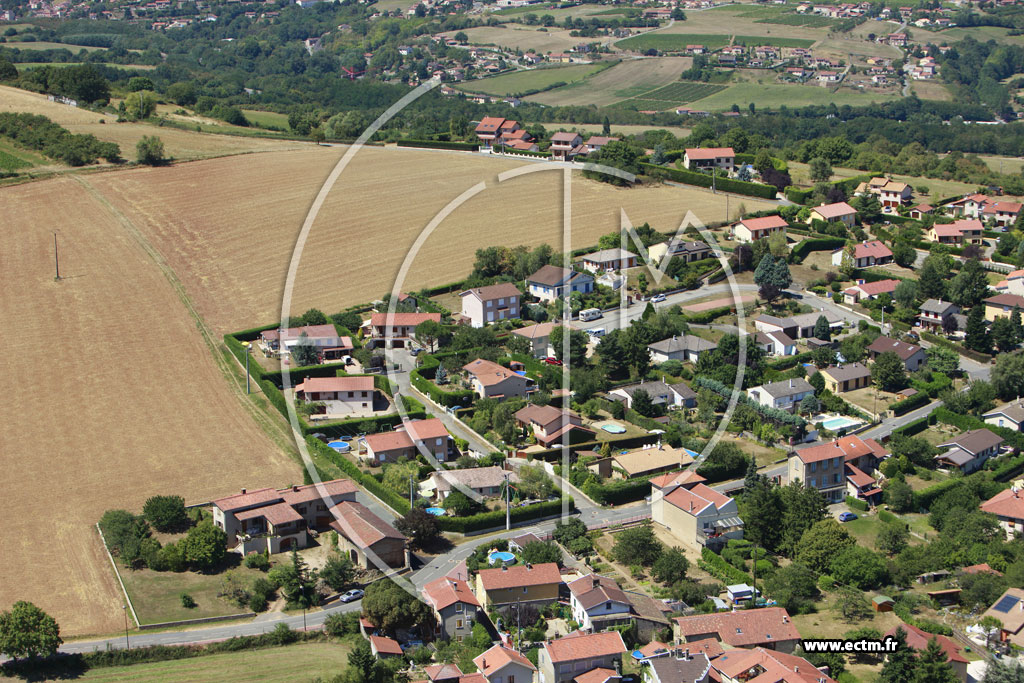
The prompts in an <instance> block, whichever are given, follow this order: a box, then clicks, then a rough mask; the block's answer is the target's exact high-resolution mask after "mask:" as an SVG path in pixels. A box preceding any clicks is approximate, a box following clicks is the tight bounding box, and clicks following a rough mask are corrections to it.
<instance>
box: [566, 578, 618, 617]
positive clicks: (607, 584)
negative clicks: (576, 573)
mask: <svg viewBox="0 0 1024 683" xmlns="http://www.w3.org/2000/svg"><path fill="white" fill-rule="evenodd" d="M569 592H570V593H572V594H573V595H574V596H576V600H577V601H579V603H580V604H581V605H583V609H590V608H592V607H594V606H596V605H600V604H602V603H605V602H608V601H611V602H619V603H622V604H625V605H628V604H630V601H629V598H628V597H627V596H626V594H625V593H623V592H622V589H621V588H619V584H617V583H616V582H615V580H614V579H609V578H608V577H605V576H600V575H598V574H588V575H587V576H583V577H580V578H578V579H576V580H575V581H573V582H572V583H570V584H569Z"/></svg>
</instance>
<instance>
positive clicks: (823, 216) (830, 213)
mask: <svg viewBox="0 0 1024 683" xmlns="http://www.w3.org/2000/svg"><path fill="white" fill-rule="evenodd" d="M814 221H822V222H824V223H842V224H843V225H845V226H846V227H848V228H852V227H853V226H854V224H855V223H856V222H857V210H856V209H854V208H853V207H852V206H850V205H849V204H847V203H846V202H836V203H835V204H822V205H821V206H817V207H815V208H813V209H811V213H810V215H809V216H808V217H807V222H808V223H813V222H814Z"/></svg>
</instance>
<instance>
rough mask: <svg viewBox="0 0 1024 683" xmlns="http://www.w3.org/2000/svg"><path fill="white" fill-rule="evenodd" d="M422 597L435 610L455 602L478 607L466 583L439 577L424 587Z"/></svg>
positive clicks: (478, 604)
mask: <svg viewBox="0 0 1024 683" xmlns="http://www.w3.org/2000/svg"><path fill="white" fill-rule="evenodd" d="M423 596H424V597H425V598H426V599H427V600H428V601H429V602H430V604H432V605H433V606H434V609H436V610H443V609H444V608H445V607H448V606H449V605H454V604H455V603H457V602H461V603H464V604H467V605H475V606H476V607H479V606H480V603H479V601H477V599H476V596H475V595H473V591H471V590H470V589H469V584H468V583H466V582H465V581H457V580H455V579H449V578H447V577H441V578H440V579H436V580H434V581H431V582H430V583H428V584H427V585H426V586H424V587H423ZM460 673H461V672H460ZM431 678H433V676H431Z"/></svg>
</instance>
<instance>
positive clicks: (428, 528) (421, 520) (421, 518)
mask: <svg viewBox="0 0 1024 683" xmlns="http://www.w3.org/2000/svg"><path fill="white" fill-rule="evenodd" d="M395 528H396V529H398V530H399V531H400V532H402V534H403V535H405V536H407V537H408V538H409V546H410V547H412V548H425V547H429V546H431V545H433V544H434V543H435V542H436V541H437V539H439V538H440V537H441V527H440V526H439V524H438V521H437V517H435V516H434V515H432V514H430V513H429V512H427V511H426V510H424V509H423V508H421V507H412V508H410V509H409V511H408V512H407V513H405V515H404V516H403V517H401V518H399V519H396V520H395Z"/></svg>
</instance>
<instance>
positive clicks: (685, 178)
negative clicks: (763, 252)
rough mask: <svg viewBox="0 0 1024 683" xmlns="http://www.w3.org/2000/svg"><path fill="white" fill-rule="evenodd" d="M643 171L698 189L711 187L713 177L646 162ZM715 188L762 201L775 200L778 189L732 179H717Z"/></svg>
mask: <svg viewBox="0 0 1024 683" xmlns="http://www.w3.org/2000/svg"><path fill="white" fill-rule="evenodd" d="M640 167H641V170H642V171H645V172H647V173H649V174H651V175H654V176H655V177H658V176H660V177H665V178H668V179H669V180H672V181H674V182H677V183H683V184H684V185H696V186H697V187H711V176H710V175H707V174H704V173H697V172H695V171H687V170H685V169H682V168H667V167H665V166H657V165H655V164H649V163H645V162H641V163H640ZM714 182H715V187H716V188H717V189H719V190H721V191H722V192H732V193H734V194H742V195H747V196H749V197H760V198H761V199H775V195H776V193H777V191H776V189H775V188H774V187H772V186H771V185H762V184H760V183H745V182H743V181H742V180H733V179H732V178H715V179H714Z"/></svg>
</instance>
